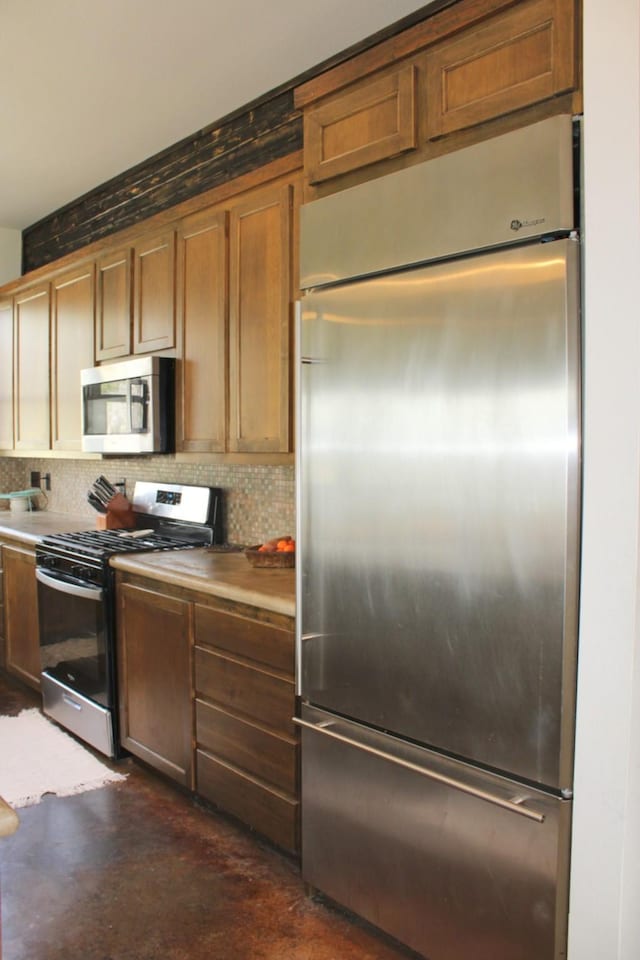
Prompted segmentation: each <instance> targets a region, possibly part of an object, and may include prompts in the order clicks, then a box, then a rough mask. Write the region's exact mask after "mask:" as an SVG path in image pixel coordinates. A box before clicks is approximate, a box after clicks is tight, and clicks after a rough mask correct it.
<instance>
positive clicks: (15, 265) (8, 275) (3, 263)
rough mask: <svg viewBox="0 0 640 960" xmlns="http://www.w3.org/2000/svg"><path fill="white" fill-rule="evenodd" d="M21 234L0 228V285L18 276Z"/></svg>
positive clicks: (20, 257) (20, 261)
mask: <svg viewBox="0 0 640 960" xmlns="http://www.w3.org/2000/svg"><path fill="white" fill-rule="evenodd" d="M21 265H22V232H21V231H20V230H10V229H8V227H0V284H3V283H7V282H8V281H9V280H15V279H16V278H17V277H19V276H20V269H21Z"/></svg>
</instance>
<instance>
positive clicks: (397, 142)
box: [304, 65, 417, 183]
mask: <svg viewBox="0 0 640 960" xmlns="http://www.w3.org/2000/svg"><path fill="white" fill-rule="evenodd" d="M416 76H417V74H416V69H415V67H414V66H413V65H409V66H404V67H402V68H401V69H399V70H395V71H393V72H392V73H389V74H388V75H386V76H384V77H381V78H379V79H378V78H375V77H374V78H373V79H372V78H370V77H369V78H367V79H366V80H365V81H363V82H361V83H359V84H357V85H354V86H353V87H350V88H349V89H348V90H347V91H341V92H340V93H338V94H336V95H335V96H333V97H331V98H329V99H328V100H326V101H323V102H321V103H319V104H317V105H314V106H312V107H311V108H310V109H309V110H307V111H306V112H305V118H304V135H305V159H306V167H307V171H308V178H309V182H310V183H319V182H321V181H322V180H327V179H328V178H330V177H335V176H338V175H339V174H342V173H348V172H349V171H350V170H355V169H357V168H359V167H364V166H366V165H368V164H370V163H376V162H377V161H378V160H384V159H386V158H387V157H393V156H396V155H397V154H400V153H403V152H405V151H406V150H413V149H414V148H415V147H416V144H417V130H416Z"/></svg>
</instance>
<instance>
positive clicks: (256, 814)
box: [196, 750, 299, 852]
mask: <svg viewBox="0 0 640 960" xmlns="http://www.w3.org/2000/svg"><path fill="white" fill-rule="evenodd" d="M196 775H197V792H198V794H199V795H200V796H201V797H204V798H205V799H206V800H210V801H211V802H212V803H215V804H216V805H217V806H219V807H221V808H222V809H223V810H226V811H227V812H228V813H231V814H233V815H234V816H235V817H238V819H239V820H242V821H243V822H244V823H247V824H249V825H250V826H251V827H253V828H254V829H255V830H257V831H258V832H259V833H262V834H264V836H266V837H268V838H269V839H270V840H273V842H274V843H277V844H278V845H279V846H281V847H284V848H285V849H286V850H291V851H293V852H296V851H297V850H298V809H299V803H298V802H297V801H296V800H293V799H292V798H291V797H288V796H285V795H284V794H282V793H280V792H279V791H277V790H275V789H271V788H269V787H268V786H267V785H266V784H264V783H261V782H259V781H258V780H255V779H254V778H253V777H251V776H249V775H248V774H246V773H243V772H242V771H240V770H238V769H236V768H235V767H232V766H230V765H229V764H226V763H222V762H221V761H219V760H216V759H215V758H214V757H211V756H209V754H207V753H205V752H204V751H202V750H198V751H196Z"/></svg>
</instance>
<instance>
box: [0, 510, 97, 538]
mask: <svg viewBox="0 0 640 960" xmlns="http://www.w3.org/2000/svg"><path fill="white" fill-rule="evenodd" d="M93 529H95V521H92V520H91V518H90V517H77V516H74V515H73V514H70V513H49V512H48V511H47V510H31V511H29V510H26V511H25V512H24V513H12V512H11V511H10V510H0V539H3V540H18V541H21V542H22V543H25V544H32V545H33V544H36V543H39V542H40V540H42V538H43V537H49V536H51V535H52V534H56V533H75V532H76V531H77V530H93Z"/></svg>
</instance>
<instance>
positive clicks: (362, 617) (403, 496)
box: [299, 239, 579, 790]
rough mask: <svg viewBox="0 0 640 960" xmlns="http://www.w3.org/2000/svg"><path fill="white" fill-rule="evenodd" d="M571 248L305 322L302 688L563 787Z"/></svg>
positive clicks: (453, 268)
mask: <svg viewBox="0 0 640 960" xmlns="http://www.w3.org/2000/svg"><path fill="white" fill-rule="evenodd" d="M577 295H578V244H577V242H575V241H574V240H571V239H567V240H558V241H555V242H552V243H536V244H534V245H531V246H522V247H511V248H505V249H504V250H501V251H498V252H491V253H484V254H479V255H476V256H474V257H470V258H465V259H460V260H458V261H455V262H454V261H446V262H442V263H435V264H432V265H429V266H427V267H420V268H416V269H413V270H408V271H405V272H396V273H394V274H388V275H382V276H379V277H376V278H371V279H368V280H365V281H360V282H352V283H350V284H344V285H342V286H339V287H335V288H328V289H326V290H323V291H320V292H316V293H313V294H311V295H309V296H307V297H305V300H304V302H303V307H302V320H301V353H302V357H301V360H302V363H301V371H300V378H301V387H300V389H301V408H300V416H301V450H300V454H299V470H300V477H299V482H300V489H301V497H300V504H299V511H300V529H301V532H302V543H301V551H300V563H301V567H300V593H299V604H300V616H301V620H300V623H301V634H302V636H301V650H300V656H301V679H300V683H301V693H302V696H303V698H304V699H306V700H308V701H310V702H312V703H314V704H316V705H318V706H321V707H324V708H326V709H328V710H330V711H332V712H335V713H338V714H341V715H343V716H345V717H351V718H355V719H357V720H360V721H362V722H363V723H367V724H371V725H373V726H375V727H378V728H380V729H382V730H387V731H390V732H392V733H395V734H397V735H399V736H402V737H407V738H410V739H412V740H414V741H417V742H419V743H423V744H426V745H431V746H433V747H435V748H437V749H441V750H444V751H446V752H448V753H451V754H454V755H456V756H459V757H461V758H466V759H468V760H470V761H472V762H478V763H481V764H483V765H485V766H488V767H491V768H493V769H496V770H502V771H506V772H508V773H509V774H510V775H512V776H515V777H521V778H523V779H527V780H530V781H534V782H537V783H540V784H545V785H548V786H551V787H554V788H558V789H565V790H566V789H568V788H570V786H571V770H572V749H573V712H574V711H573V705H574V687H575V657H576V639H575V637H576V608H577V564H578V516H579V502H578V496H579V485H578V456H579V449H578V442H579V441H578V437H579V424H578V397H579V384H578V372H577V371H578V363H577V361H578V349H579V344H578V315H577Z"/></svg>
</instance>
